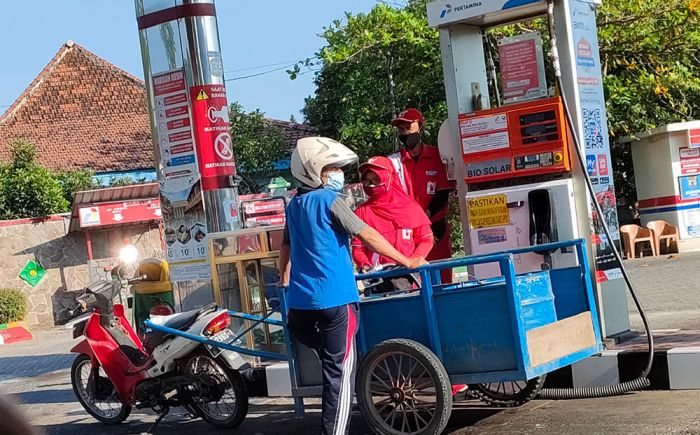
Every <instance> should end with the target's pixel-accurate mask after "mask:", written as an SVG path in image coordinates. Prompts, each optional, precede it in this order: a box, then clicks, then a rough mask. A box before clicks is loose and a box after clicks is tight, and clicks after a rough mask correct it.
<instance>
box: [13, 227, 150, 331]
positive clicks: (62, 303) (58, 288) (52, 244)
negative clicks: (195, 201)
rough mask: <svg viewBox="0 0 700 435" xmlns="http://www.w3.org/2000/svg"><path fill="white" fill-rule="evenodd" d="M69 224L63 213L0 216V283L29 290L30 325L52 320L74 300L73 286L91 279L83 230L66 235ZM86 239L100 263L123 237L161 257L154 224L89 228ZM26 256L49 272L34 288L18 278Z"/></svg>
mask: <svg viewBox="0 0 700 435" xmlns="http://www.w3.org/2000/svg"><path fill="white" fill-rule="evenodd" d="M68 223H69V217H68V216H64V215H58V216H50V217H48V218H46V219H22V220H17V221H0V270H1V271H2V274H1V275H0V287H8V288H19V289H21V290H22V291H23V292H24V293H25V294H26V295H27V299H28V302H29V314H28V316H27V323H28V324H29V326H42V327H44V326H46V327H48V326H52V325H54V324H55V323H56V321H57V320H58V316H57V313H59V312H60V311H61V310H62V309H63V308H65V307H67V306H69V305H70V304H71V303H72V301H73V298H74V296H75V294H76V291H79V290H81V289H83V288H84V287H85V286H87V285H88V284H89V276H90V273H89V270H88V252H87V243H86V239H85V234H83V233H70V234H67V233H66V231H67V228H68ZM90 239H91V243H92V251H93V258H94V259H95V260H100V261H97V262H95V263H98V264H104V263H109V259H110V258H113V257H116V256H117V255H118V252H119V249H121V247H122V246H123V245H124V244H125V243H126V242H128V243H131V244H133V245H135V246H136V247H137V248H138V249H139V252H140V253H141V255H142V257H144V258H147V257H161V256H162V249H161V239H160V230H159V228H158V225H157V224H156V223H152V224H151V225H150V227H149V226H148V225H138V226H130V227H123V228H114V229H112V230H99V231H91V232H90ZM29 260H34V261H35V262H37V263H39V264H41V266H42V267H44V268H45V269H46V272H47V273H46V275H45V276H44V277H43V279H42V280H41V281H40V282H39V283H38V284H37V285H36V287H31V286H30V285H29V284H27V283H26V282H24V281H23V280H22V279H21V278H20V277H19V272H20V271H21V270H22V269H23V268H24V266H25V265H26V264H27V262H28V261H29ZM93 276H94V274H93Z"/></svg>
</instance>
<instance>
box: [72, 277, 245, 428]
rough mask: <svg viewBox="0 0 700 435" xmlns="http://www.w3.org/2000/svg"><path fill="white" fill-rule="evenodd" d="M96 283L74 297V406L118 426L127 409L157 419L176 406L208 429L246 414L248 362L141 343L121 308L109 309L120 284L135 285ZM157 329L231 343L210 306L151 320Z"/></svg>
mask: <svg viewBox="0 0 700 435" xmlns="http://www.w3.org/2000/svg"><path fill="white" fill-rule="evenodd" d="M142 279H143V278H135V279H131V280H113V281H100V282H97V283H95V284H93V285H91V286H89V287H88V288H87V289H86V290H85V293H84V294H83V295H81V296H79V297H78V298H76V304H75V306H74V307H73V308H72V309H73V310H81V311H91V312H92V314H91V315H90V316H89V317H88V318H87V319H85V320H83V321H81V322H80V323H77V324H75V325H74V326H73V338H77V337H81V336H82V337H84V340H82V341H81V342H80V343H78V344H77V345H76V346H75V347H73V349H71V352H74V353H77V354H78V356H77V357H76V358H75V360H74V361H73V365H72V368H71V382H72V384H73V391H74V392H75V395H76V397H77V398H78V401H79V402H80V404H81V405H82V406H83V408H85V410H86V411H87V412H88V413H89V414H90V415H92V416H93V417H95V418H96V419H97V420H99V421H101V422H102V423H105V424H118V423H121V422H122V421H124V420H125V419H126V418H127V417H128V416H129V413H130V412H131V409H132V407H136V408H151V409H153V410H154V411H156V412H157V413H158V414H159V416H158V419H157V420H156V422H155V423H154V424H153V425H152V426H151V429H149V431H150V430H152V429H153V428H154V427H155V426H156V425H157V424H158V423H159V422H160V421H161V420H162V418H163V417H165V415H166V414H167V413H168V411H169V409H170V408H171V407H175V406H184V407H185V408H186V409H187V410H188V411H189V412H190V413H191V414H194V415H196V416H199V417H201V418H202V419H204V420H205V421H207V422H209V423H211V424H212V425H214V426H217V427H221V428H233V427H236V426H238V425H239V424H240V423H241V422H242V421H243V419H244V418H245V416H246V413H247V412H248V394H247V391H246V387H245V383H244V380H243V378H242V375H241V371H242V370H245V369H247V368H248V364H247V363H246V361H245V360H243V359H242V358H241V356H240V355H239V354H237V353H235V352H230V351H222V350H221V349H218V348H214V347H210V346H205V345H202V344H200V343H198V342H195V341H192V340H188V339H186V338H182V337H175V336H172V335H169V334H164V333H161V332H156V331H152V332H148V333H146V335H145V336H144V338H143V340H141V339H140V338H139V337H138V335H137V334H136V332H135V331H134V329H133V328H132V327H131V325H130V324H129V322H128V321H127V319H126V317H125V313H124V306H123V305H121V304H114V303H113V299H114V297H115V296H116V295H117V294H118V293H119V292H120V291H121V289H122V287H123V286H125V285H128V284H130V283H133V282H136V281H140V280H142ZM151 321H153V322H155V323H158V324H162V325H164V326H167V327H170V328H173V329H177V330H180V331H186V332H188V333H190V334H197V335H202V336H204V337H207V338H210V339H212V340H214V341H219V342H224V343H231V342H232V341H233V339H234V338H235V334H234V332H233V331H231V330H230V329H229V326H230V324H231V320H230V317H229V315H228V312H227V311H226V310H221V309H218V308H217V307H216V306H215V305H210V306H207V307H204V308H202V309H199V310H193V311H187V312H184V313H178V314H172V315H167V316H153V315H152V316H151Z"/></svg>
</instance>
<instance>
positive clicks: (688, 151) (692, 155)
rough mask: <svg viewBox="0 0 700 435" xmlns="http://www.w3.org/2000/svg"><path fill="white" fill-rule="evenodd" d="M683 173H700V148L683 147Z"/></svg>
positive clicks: (681, 155)
mask: <svg viewBox="0 0 700 435" xmlns="http://www.w3.org/2000/svg"><path fill="white" fill-rule="evenodd" d="M678 151H679V152H680V157H681V159H680V160H681V174H682V175H693V174H698V173H700V148H681V149H680V150H678Z"/></svg>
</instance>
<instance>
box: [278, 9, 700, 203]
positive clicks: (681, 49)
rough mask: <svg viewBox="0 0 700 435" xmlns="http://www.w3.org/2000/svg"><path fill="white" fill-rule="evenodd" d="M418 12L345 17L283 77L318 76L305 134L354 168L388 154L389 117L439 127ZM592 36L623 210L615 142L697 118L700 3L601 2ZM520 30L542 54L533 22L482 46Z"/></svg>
mask: <svg viewBox="0 0 700 435" xmlns="http://www.w3.org/2000/svg"><path fill="white" fill-rule="evenodd" d="M426 3H427V1H426V0H409V1H408V2H407V3H406V4H405V5H404V7H401V6H402V5H398V7H396V4H394V5H395V6H389V5H387V4H385V3H379V4H377V5H376V6H374V7H373V8H372V10H371V11H370V12H369V13H367V14H357V15H352V14H346V16H345V20H343V21H341V20H336V21H334V22H333V23H332V24H331V25H330V26H329V27H327V28H324V31H323V33H322V35H321V36H322V37H323V38H324V39H325V40H326V46H325V47H323V48H322V49H321V50H320V51H319V52H318V53H317V55H316V58H315V59H308V60H306V61H304V62H301V63H300V64H299V65H298V66H296V67H295V68H294V69H293V70H291V71H290V73H291V75H292V77H294V76H295V75H298V74H304V73H306V72H308V71H305V72H301V68H303V67H309V68H310V69H313V68H318V70H317V71H316V78H315V83H316V86H317V89H316V92H315V94H314V95H313V96H311V97H309V98H307V100H306V105H305V108H304V110H303V113H304V115H305V116H306V119H307V120H308V122H309V123H310V124H311V125H312V126H313V127H315V128H316V129H317V130H319V131H320V132H321V133H323V134H326V135H329V136H331V137H334V138H337V139H339V140H341V141H343V142H345V143H347V144H348V145H350V146H352V147H354V148H355V149H356V150H357V151H358V154H359V155H360V157H361V158H362V159H364V158H366V157H368V156H369V155H372V154H384V153H386V152H388V151H389V150H391V148H392V146H393V145H394V138H393V131H392V129H391V128H389V127H388V125H387V124H388V121H389V119H390V118H391V116H392V115H393V114H394V113H395V112H396V110H400V109H401V108H404V107H408V106H414V107H418V108H419V109H421V110H422V111H423V112H424V114H425V115H426V118H427V119H428V124H427V131H428V132H429V133H431V134H430V136H431V137H432V138H434V137H435V132H436V128H437V127H439V123H440V122H441V121H442V120H443V119H445V118H446V110H445V95H444V88H443V78H442V65H441V59H440V52H439V40H438V36H437V32H436V31H434V30H432V29H429V28H428V26H427V21H426V18H425V5H426ZM392 4H393V3H392ZM598 27H599V40H600V52H601V60H602V64H603V76H604V88H605V92H606V98H607V109H608V122H609V130H610V134H611V147H612V154H613V163H614V169H615V182H616V188H617V190H618V194H619V196H621V200H622V202H623V203H627V204H631V203H633V202H634V199H635V198H634V197H635V193H634V174H633V170H632V162H631V156H630V152H629V146H627V145H622V144H620V141H619V139H620V138H621V137H622V136H624V135H630V134H633V133H636V132H639V131H643V130H645V129H648V128H653V127H656V126H659V125H662V124H666V123H671V122H681V121H686V120H689V119H693V118H695V117H698V113H699V111H700V55H699V54H698V53H699V51H698V47H700V1H698V0H647V1H638V0H606V1H604V2H603V6H602V7H601V8H600V10H599V11H598ZM524 31H540V32H541V33H543V36H544V39H545V41H544V42H545V47H547V46H548V38H547V35H546V25H545V21H544V20H541V19H540V20H533V21H530V22H526V23H521V24H518V25H515V26H508V27H502V28H499V29H498V30H496V31H495V32H492V34H493V36H495V38H489V45H493V44H494V40H495V39H496V38H498V37H502V36H510V35H514V34H518V33H522V32H524ZM490 33H491V32H490ZM493 51H494V50H492V52H493ZM495 54H497V53H495ZM550 72H551V69H550ZM432 142H435V141H434V140H432Z"/></svg>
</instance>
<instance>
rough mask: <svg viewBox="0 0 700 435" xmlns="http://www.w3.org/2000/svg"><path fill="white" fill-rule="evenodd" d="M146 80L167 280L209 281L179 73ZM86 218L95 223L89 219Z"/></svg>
mask: <svg viewBox="0 0 700 435" xmlns="http://www.w3.org/2000/svg"><path fill="white" fill-rule="evenodd" d="M151 80H152V83H153V100H154V110H155V115H156V138H155V139H156V140H157V144H158V151H159V153H160V165H159V169H160V176H159V184H160V192H161V201H160V204H159V208H158V213H159V214H161V215H162V217H163V226H164V227H163V231H164V238H165V245H166V252H165V257H166V259H167V261H168V265H169V268H170V275H171V279H172V281H174V282H186V281H191V280H209V279H211V269H210V267H209V264H208V261H207V260H208V258H207V251H208V244H207V242H206V240H205V238H206V233H207V223H206V218H205V215H204V208H203V205H202V202H201V200H199V199H195V198H196V195H193V191H194V190H195V189H196V185H197V184H198V182H199V181H200V174H199V172H200V171H199V167H198V162H197V154H196V149H195V137H194V133H193V126H192V110H191V105H190V97H189V94H188V89H187V84H186V81H185V73H184V70H183V69H182V68H180V69H173V70H169V71H165V72H162V73H157V74H154V75H153V76H152V77H151ZM226 121H228V117H226ZM129 212H130V211H129V210H128V209H125V210H124V211H123V213H121V217H122V218H123V219H127V217H128V213H129ZM103 214H104V213H102V211H101V210H100V219H104V218H103V217H102V215H103ZM115 216H117V215H115ZM86 218H90V219H95V216H92V215H91V216H89V217H88V216H86ZM117 218H119V216H117Z"/></svg>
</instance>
